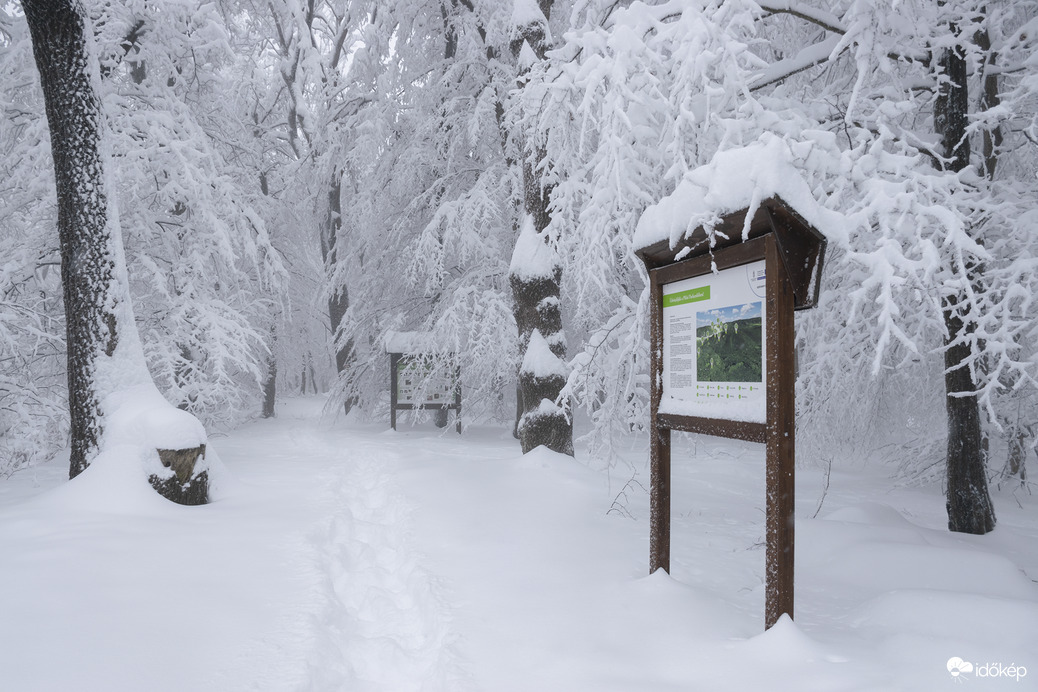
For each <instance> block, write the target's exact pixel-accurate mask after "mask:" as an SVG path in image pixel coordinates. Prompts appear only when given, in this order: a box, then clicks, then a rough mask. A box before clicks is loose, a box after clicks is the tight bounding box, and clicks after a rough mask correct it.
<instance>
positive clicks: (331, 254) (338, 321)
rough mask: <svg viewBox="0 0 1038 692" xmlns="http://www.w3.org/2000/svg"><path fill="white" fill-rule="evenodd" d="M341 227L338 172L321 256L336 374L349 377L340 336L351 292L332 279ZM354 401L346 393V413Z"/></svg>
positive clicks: (349, 352)
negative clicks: (327, 286) (327, 280)
mask: <svg viewBox="0 0 1038 692" xmlns="http://www.w3.org/2000/svg"><path fill="white" fill-rule="evenodd" d="M341 229H342V180H341V179H340V178H339V176H338V175H336V176H335V177H334V179H333V180H332V182H331V184H330V185H329V186H328V210H327V214H326V216H325V220H324V228H322V229H321V257H322V259H323V260H324V266H325V271H326V272H327V274H328V276H329V277H330V278H331V280H330V281H329V289H328V290H329V294H328V320H329V322H330V324H331V333H332V340H333V346H332V348H334V350H335V371H336V373H338V375H339V377H340V378H341V377H348V376H349V373H348V370H349V368H350V365H351V364H352V362H353V341H352V339H350V338H348V337H345V336H344V335H343V327H344V326H345V325H344V324H343V321H344V319H345V317H346V311H347V310H348V309H349V307H350V294H349V291H348V289H347V288H346V286H345V285H340V284H338V283H337V282H336V281H335V280H334V274H335V269H336V265H337V264H338V262H339V260H340V258H339V231H340V230H341ZM354 403H355V400H354V398H353V397H352V396H347V397H346V400H345V401H344V402H343V409H344V411H345V413H346V415H349V414H350V411H351V410H352V409H353V404H354Z"/></svg>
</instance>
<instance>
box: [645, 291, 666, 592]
mask: <svg viewBox="0 0 1038 692" xmlns="http://www.w3.org/2000/svg"><path fill="white" fill-rule="evenodd" d="M650 291H651V294H650V300H651V301H652V311H651V314H652V325H651V327H650V329H651V331H652V335H651V342H650V343H651V348H652V349H653V351H652V356H651V358H650V362H651V368H650V370H651V372H652V377H651V379H652V382H651V383H650V384H649V398H650V401H651V406H650V407H649V411H650V414H649V418H650V420H649V574H652V573H653V572H655V571H656V570H658V569H662V570H663V571H665V572H667V573H668V574H669V573H670V428H666V427H663V426H662V425H660V422H659V408H660V398H661V397H662V396H663V350H662V349H663V286H662V285H661V284H660V282H659V281H658V279H657V276H656V274H655V273H653V275H652V280H651V287H650Z"/></svg>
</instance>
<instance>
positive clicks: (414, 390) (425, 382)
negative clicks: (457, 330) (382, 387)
mask: <svg viewBox="0 0 1038 692" xmlns="http://www.w3.org/2000/svg"><path fill="white" fill-rule="evenodd" d="M386 350H387V351H388V352H389V383H390V384H389V396H390V402H389V423H390V425H391V426H392V428H393V430H396V414H397V411H414V410H419V409H421V410H432V411H435V412H436V414H437V425H438V426H439V427H441V428H442V427H446V425H447V412H448V411H454V426H455V429H456V430H457V431H458V433H459V434H460V433H461V368H457V367H456V368H454V369H453V370H450V371H449V372H447V373H444V372H443V370H442V367H441V369H440V372H439V373H437V363H438V362H441V361H442V360H443V359H444V358H447V357H448V356H449V354H445V353H443V352H442V351H440V350H438V349H437V348H436V347H435V344H434V343H433V341H432V339H431V337H430V336H429V334H428V333H425V332H390V333H389V334H387V336H386ZM450 360H453V358H450Z"/></svg>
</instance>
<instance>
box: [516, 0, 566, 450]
mask: <svg viewBox="0 0 1038 692" xmlns="http://www.w3.org/2000/svg"><path fill="white" fill-rule="evenodd" d="M551 6H552V0H540V3H539V4H538V3H537V2H535V1H534V0H516V2H515V9H514V12H513V31H514V32H515V34H514V35H513V37H512V40H511V46H510V47H511V51H512V56H513V58H515V61H516V65H517V67H518V69H519V71H520V74H521V73H522V72H524V71H526V70H528V69H529V67H530V65H531V64H532V63H533V61H535V60H543V59H544V58H545V54H546V53H547V50H548V48H549V41H548V17H549V16H550V12H551ZM518 139H519V141H520V147H519V149H520V152H521V156H522V173H523V175H522V181H523V183H522V184H523V190H522V192H523V195H522V203H523V209H522V212H523V215H522V225H521V228H520V231H519V238H518V239H517V241H516V246H515V251H514V253H513V255H512V262H511V266H510V269H509V281H510V283H511V286H512V297H513V301H514V308H513V309H514V313H515V322H516V325H517V327H518V329H519V348H520V353H521V354H522V364H521V365H520V367H519V388H518V391H517V395H518V396H519V397H520V399H521V410H522V415H521V416H520V417H519V421H518V423H517V426H516V429H517V432H518V434H519V443H520V445H521V446H522V448H523V453H524V454H525V453H527V452H529V451H530V450H532V449H534V448H535V447H538V446H540V445H544V446H546V447H548V448H549V449H551V450H553V451H556V452H560V453H562V454H569V455H572V454H573V423H572V421H571V419H570V416H569V412H568V411H567V410H564V408H563V407H561V406H559V405H558V399H559V395H560V393H561V392H562V388H563V387H564V386H565V385H566V378H567V375H568V374H569V373H568V370H567V368H566V367H565V363H564V360H563V359H564V358H565V356H566V336H565V333H564V332H563V330H562V303H561V301H560V293H561V285H562V265H561V263H560V262H559V259H558V257H557V254H556V252H555V249H554V248H553V247H552V245H551V244H550V242H549V239H548V236H547V233H546V232H545V229H546V228H547V227H548V224H549V223H550V221H551V214H550V211H549V206H548V205H549V201H550V198H551V188H550V187H549V186H547V185H545V184H544V183H543V182H542V175H541V173H542V170H541V168H542V165H543V162H544V160H545V153H544V150H543V148H541V147H539V146H537V145H536V144H533V143H531V142H530V141H529V140H528V139H527V138H526V137H524V136H523V133H521V132H520V133H519V137H518Z"/></svg>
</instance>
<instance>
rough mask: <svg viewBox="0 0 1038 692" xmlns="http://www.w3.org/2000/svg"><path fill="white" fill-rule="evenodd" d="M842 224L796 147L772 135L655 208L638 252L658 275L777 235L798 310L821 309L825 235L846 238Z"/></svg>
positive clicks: (692, 176) (712, 166) (718, 163)
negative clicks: (797, 160)
mask: <svg viewBox="0 0 1038 692" xmlns="http://www.w3.org/2000/svg"><path fill="white" fill-rule="evenodd" d="M840 219H841V217H840V215H839V214H837V213H835V212H832V211H830V210H828V209H825V208H824V207H822V206H821V205H820V204H818V203H817V202H816V201H815V199H814V196H813V195H812V193H811V189H810V187H809V186H808V184H807V182H806V181H805V180H804V178H803V176H802V175H801V174H800V172H799V171H798V170H797V168H796V166H795V165H794V154H793V152H792V151H791V150H790V148H789V146H788V145H787V144H786V143H785V142H784V141H783V140H781V139H778V138H777V137H773V136H769V135H765V136H764V137H762V138H761V140H760V141H758V142H757V143H755V144H752V145H750V146H748V147H743V148H741V149H734V150H730V151H725V152H721V153H719V154H717V155H716V156H715V157H714V160H713V161H711V162H710V163H709V164H707V165H706V166H701V167H700V168H697V169H696V170H694V171H692V172H690V173H689V174H688V175H687V176H686V177H685V179H684V180H683V181H682V182H681V183H680V184H679V185H678V187H677V189H676V190H675V191H674V192H673V193H672V194H671V195H669V196H667V197H665V198H664V199H662V200H661V201H660V202H658V203H657V204H656V205H654V206H652V207H650V208H649V209H647V210H646V211H645V213H644V214H643V215H642V218H641V220H640V221H639V223H638V229H637V231H636V233H635V247H636V248H637V250H636V252H637V254H638V256H639V257H640V258H641V259H642V261H644V262H645V263H646V265H647V266H648V267H649V268H654V267H661V266H665V265H668V264H672V263H674V262H677V261H680V260H682V259H685V258H688V257H694V256H698V255H702V254H704V253H706V252H707V251H715V250H719V249H720V248H723V247H727V246H730V245H736V244H739V243H742V242H745V241H747V240H750V239H752V238H758V237H760V236H763V235H766V234H769V233H774V234H775V237H776V239H777V240H778V244H779V251H780V253H781V255H782V258H783V264H784V266H785V267H786V270H787V272H788V275H789V278H790V281H791V282H792V287H793V292H794V306H795V309H797V310H802V309H805V308H810V307H814V305H815V304H816V303H817V302H818V292H819V286H820V278H821V271H822V261H823V258H824V256H825V246H826V244H827V242H828V237H829V233H822V232H821V231H819V230H818V228H819V227H822V228H825V229H826V230H828V231H829V232H830V233H833V232H835V233H836V234H839V233H841V232H842V229H841V227H840ZM837 237H839V235H837Z"/></svg>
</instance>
